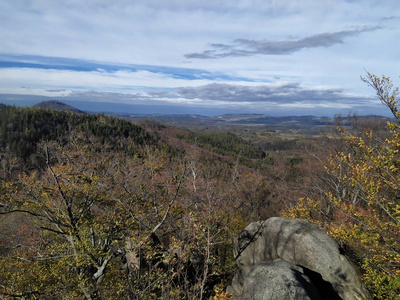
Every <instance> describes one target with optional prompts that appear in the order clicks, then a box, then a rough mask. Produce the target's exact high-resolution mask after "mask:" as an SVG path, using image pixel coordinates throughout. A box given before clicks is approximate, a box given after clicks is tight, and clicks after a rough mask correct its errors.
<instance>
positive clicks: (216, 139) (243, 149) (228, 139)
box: [187, 132, 265, 159]
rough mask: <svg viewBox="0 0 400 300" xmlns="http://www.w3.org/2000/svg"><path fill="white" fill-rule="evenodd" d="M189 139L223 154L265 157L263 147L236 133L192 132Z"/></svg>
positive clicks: (252, 157) (255, 157)
mask: <svg viewBox="0 0 400 300" xmlns="http://www.w3.org/2000/svg"><path fill="white" fill-rule="evenodd" d="M187 139H188V140H189V141H190V142H192V143H195V144H197V145H198V146H200V147H202V148H206V149H209V150H211V151H213V152H215V153H218V154H221V155H230V156H233V157H235V156H237V155H238V154H240V156H243V157H245V158H249V159H262V158H264V157H265V153H264V151H262V149H261V148H259V147H257V146H254V145H252V144H251V143H250V142H247V141H245V140H243V139H241V138H240V137H237V136H236V135H234V134H217V133H205V132H197V133H194V132H190V133H189V135H188V137H187Z"/></svg>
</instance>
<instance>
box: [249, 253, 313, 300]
mask: <svg viewBox="0 0 400 300" xmlns="http://www.w3.org/2000/svg"><path fill="white" fill-rule="evenodd" d="M242 294H243V297H242V299H243V300H254V299H274V300H281V299H297V300H318V299H320V298H319V295H318V291H317V290H316V288H315V287H314V285H313V284H312V283H311V281H310V279H309V278H308V277H307V276H306V275H305V274H304V273H303V269H302V268H301V267H298V266H296V265H293V264H291V263H288V262H287V261H285V260H282V259H276V260H274V261H273V262H261V263H258V264H256V265H254V266H253V267H252V268H251V270H250V272H249V274H248V275H247V276H246V278H245V280H244V284H243V293H242Z"/></svg>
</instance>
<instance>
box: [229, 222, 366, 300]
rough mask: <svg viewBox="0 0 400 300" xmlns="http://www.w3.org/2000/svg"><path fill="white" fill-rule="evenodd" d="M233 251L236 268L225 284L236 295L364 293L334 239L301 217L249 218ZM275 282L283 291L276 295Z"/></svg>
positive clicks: (349, 298)
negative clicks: (251, 219)
mask: <svg viewBox="0 0 400 300" xmlns="http://www.w3.org/2000/svg"><path fill="white" fill-rule="evenodd" d="M235 257H236V261H237V264H238V266H239V268H240V270H239V272H238V273H237V274H236V275H235V277H234V279H233V282H232V285H231V286H229V287H228V292H230V293H232V294H233V295H234V299H252V300H258V299H260V300H261V299H263V300H267V299H328V300H329V299H343V300H353V299H357V300H358V299H360V300H361V299H365V298H368V297H367V292H366V290H365V288H364V287H363V285H362V284H361V282H360V280H359V279H358V276H357V272H356V269H355V268H354V266H353V265H352V264H351V262H349V260H348V259H347V258H346V257H345V256H343V255H341V254H340V251H339V247H338V245H337V244H336V242H335V241H334V240H333V239H332V238H331V237H329V236H328V235H326V234H325V233H324V232H323V231H322V230H321V229H320V228H319V227H317V226H315V225H313V224H311V223H309V222H307V221H305V220H300V219H286V218H270V219H268V220H267V221H263V222H255V223H251V224H250V225H249V226H247V227H246V228H245V230H244V231H243V232H242V233H241V234H240V235H239V237H238V247H237V248H236V249H235ZM278 269H279V270H280V271H279V272H278V271H277V270H278ZM274 274H276V275H275V276H274ZM278 274H280V275H278ZM278 282H280V283H282V284H280V285H278ZM278 286H280V288H279V289H281V290H286V291H283V292H282V293H286V294H280V296H275V295H277V287H278ZM310 286H311V287H310ZM284 287H285V288H284ZM300 290H302V291H300ZM307 297H308V298H307Z"/></svg>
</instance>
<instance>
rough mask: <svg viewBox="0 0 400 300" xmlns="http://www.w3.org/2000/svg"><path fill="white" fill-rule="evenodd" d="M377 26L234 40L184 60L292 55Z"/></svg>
mask: <svg viewBox="0 0 400 300" xmlns="http://www.w3.org/2000/svg"><path fill="white" fill-rule="evenodd" d="M380 28H381V27H379V26H374V27H363V28H358V29H354V30H345V31H338V32H331V33H321V34H316V35H312V36H309V37H305V38H302V39H298V40H286V41H263V40H259V41H257V40H249V39H235V40H233V43H232V44H231V45H227V44H221V43H214V44H211V45H210V46H211V47H212V48H213V49H211V50H210V49H209V50H205V51H203V52H201V53H189V54H185V55H184V56H185V57H186V58H197V59H213V58H214V59H215V58H224V57H239V56H251V55H257V54H260V55H284V54H292V53H294V52H297V51H300V50H302V49H305V48H317V47H330V46H333V45H335V44H343V43H344V39H345V38H347V37H351V36H357V35H359V34H361V33H363V32H367V31H374V30H377V29H380Z"/></svg>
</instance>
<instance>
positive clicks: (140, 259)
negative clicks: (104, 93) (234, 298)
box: [0, 74, 400, 299]
mask: <svg viewBox="0 0 400 300" xmlns="http://www.w3.org/2000/svg"><path fill="white" fill-rule="evenodd" d="M364 80H365V82H367V83H368V84H369V85H371V86H372V87H373V88H374V89H375V91H376V92H377V95H378V98H379V99H380V100H381V101H382V103H383V104H384V105H386V106H387V107H388V108H389V109H390V110H391V111H392V112H393V115H394V117H395V120H394V121H390V122H388V123H387V124H384V123H382V119H377V120H374V119H368V122H365V120H363V119H359V120H357V118H356V117H353V119H352V120H351V124H352V125H353V126H352V127H351V128H350V127H349V126H348V124H349V123H348V122H347V121H345V122H346V123H345V124H346V126H345V127H343V126H340V122H339V120H337V125H338V128H337V129H338V130H337V131H336V132H333V131H325V132H324V134H319V135H317V136H309V135H304V136H301V135H299V134H298V133H297V132H296V133H295V134H294V133H293V132H292V131H291V132H289V133H287V132H285V133H284V134H283V133H282V132H281V131H280V132H268V134H264V133H265V132H264V131H263V132H256V133H254V134H253V133H252V132H250V131H249V129H248V128H246V129H238V130H236V131H235V130H233V132H220V131H218V132H217V133H212V132H211V131H206V132H205V131H202V132H193V131H189V130H184V129H179V128H175V127H169V126H166V125H163V124H161V123H158V122H155V121H151V120H144V121H141V122H139V123H138V124H137V125H135V124H133V123H131V122H129V121H126V120H122V119H118V118H115V117H109V116H104V115H84V114H75V113H71V112H65V111H53V110H48V109H40V108H16V107H11V106H4V105H0V148H1V149H0V150H1V152H0V153H1V156H0V159H1V164H0V256H1V259H0V294H1V297H3V298H6V299H8V298H9V299H15V298H16V299H18V298H25V299H77V298H79V299H209V298H212V299H229V295H228V294H226V293H225V288H226V286H227V285H228V284H229V283H230V282H231V280H232V276H233V274H234V273H235V271H236V266H235V257H234V256H233V254H232V248H233V245H234V241H236V237H237V235H238V233H239V232H241V231H242V229H243V228H244V227H245V226H246V225H247V224H249V223H250V222H252V221H258V220H263V219H266V218H268V217H271V216H282V215H283V216H288V217H292V218H304V219H307V220H309V221H311V222H313V223H316V224H317V225H319V226H320V227H322V228H324V229H325V230H326V231H327V232H328V233H329V234H330V235H331V236H332V237H334V238H335V240H336V241H337V242H338V243H339V245H340V247H341V250H342V252H343V253H344V254H345V255H346V256H348V257H349V258H350V259H351V260H352V261H353V262H354V263H355V264H356V265H357V266H358V268H359V269H360V276H361V279H362V280H363V282H364V283H365V284H366V287H367V288H368V291H369V292H370V293H371V297H373V298H374V299H399V294H400V279H399V276H400V255H399V252H400V247H399V245H400V240H399V236H400V226H399V224H400V203H399V182H400V171H399V170H400V169H399V166H400V159H399V145H400V126H399V122H400V113H399V111H398V108H399V106H400V105H399V102H398V101H397V100H396V96H397V94H398V90H397V89H393V87H392V84H391V82H390V80H389V79H388V78H386V77H382V78H379V77H376V76H374V75H371V74H368V77H367V78H366V79H364ZM290 134H292V136H290ZM255 144H256V145H255Z"/></svg>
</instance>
